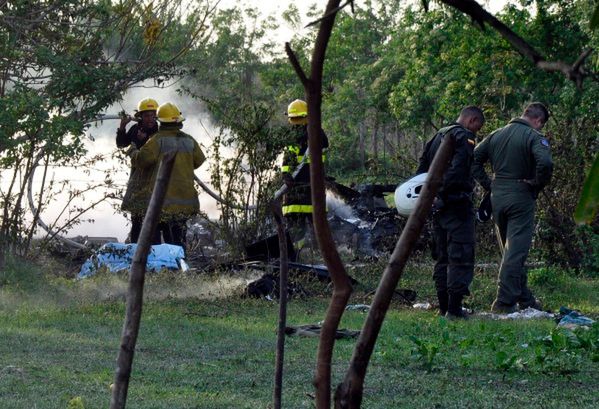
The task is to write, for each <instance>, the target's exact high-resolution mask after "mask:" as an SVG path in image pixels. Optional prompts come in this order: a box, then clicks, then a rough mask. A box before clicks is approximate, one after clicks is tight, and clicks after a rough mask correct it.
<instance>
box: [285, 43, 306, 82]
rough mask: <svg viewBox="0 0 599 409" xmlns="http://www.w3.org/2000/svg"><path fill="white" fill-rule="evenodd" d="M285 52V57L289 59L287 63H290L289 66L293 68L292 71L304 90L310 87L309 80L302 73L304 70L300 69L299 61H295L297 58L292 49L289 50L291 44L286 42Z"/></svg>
mask: <svg viewBox="0 0 599 409" xmlns="http://www.w3.org/2000/svg"><path fill="white" fill-rule="evenodd" d="M285 52H286V53H287V57H288V58H289V62H290V63H291V66H292V67H293V69H294V70H295V73H296V74H297V76H298V77H299V79H300V81H301V82H302V85H303V86H304V88H308V87H309V85H310V80H309V79H308V77H307V76H306V73H305V72H304V69H303V68H302V66H301V64H300V62H299V60H298V59H297V56H296V55H295V53H294V52H293V49H292V48H291V44H290V43H288V42H287V43H285Z"/></svg>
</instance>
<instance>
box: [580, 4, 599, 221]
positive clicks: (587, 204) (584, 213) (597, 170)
mask: <svg viewBox="0 0 599 409" xmlns="http://www.w3.org/2000/svg"><path fill="white" fill-rule="evenodd" d="M597 10H599V8H598V9H597ZM595 14H597V13H595ZM597 210H599V154H598V155H597V156H595V161H594V162H593V166H592V167H591V171H590V172H589V174H588V175H587V178H586V180H585V182H584V186H583V188H582V193H581V195H580V200H579V201H578V205H577V206H576V211H575V212H574V220H576V223H579V224H582V223H587V224H589V223H591V222H592V221H593V219H594V218H595V216H596V215H597Z"/></svg>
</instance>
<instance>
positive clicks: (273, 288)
mask: <svg viewBox="0 0 599 409" xmlns="http://www.w3.org/2000/svg"><path fill="white" fill-rule="evenodd" d="M279 294H280V292H279V277H277V276H275V275H274V274H271V273H266V274H264V275H263V276H262V277H260V278H258V279H257V280H253V281H250V282H249V283H248V285H247V287H246V289H245V291H244V293H243V295H244V297H249V298H264V299H266V300H268V301H272V300H274V299H278V298H279ZM287 296H288V297H289V298H302V297H307V296H308V292H307V291H306V290H305V289H304V287H303V286H302V285H301V284H299V283H295V282H293V281H290V282H289V283H288V285H287Z"/></svg>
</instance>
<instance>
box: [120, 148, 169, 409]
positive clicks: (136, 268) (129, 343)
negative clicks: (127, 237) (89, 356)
mask: <svg viewBox="0 0 599 409" xmlns="http://www.w3.org/2000/svg"><path fill="white" fill-rule="evenodd" d="M175 156H176V152H171V153H167V154H166V155H164V157H163V159H162V162H161V163H160V168H159V169H158V176H157V177H156V184H155V185H154V191H153V192H152V198H151V199H150V204H149V206H148V210H147V212H146V216H145V218H144V222H143V225H142V228H141V233H140V235H139V241H138V243H137V250H136V251H135V255H134V256H133V262H132V264H131V272H130V274H129V289H128V291H127V309H126V312H125V322H124V324H123V331H122V333H121V348H120V350H119V354H118V357H117V368H116V372H115V375H114V385H113V388H112V397H111V399H110V409H123V408H124V407H125V403H126V401H127V390H128V388H129V378H130V376H131V367H132V365H133V354H134V352H135V343H136V341H137V334H138V332H139V323H140V321H141V311H142V301H143V289H144V279H145V273H146V262H147V260H148V253H149V252H150V247H151V245H152V233H153V232H154V231H155V230H156V226H157V225H158V221H159V218H160V212H161V210H162V204H163V203H164V197H165V195H166V189H167V187H168V182H169V180H170V177H171V173H172V170H173V164H174V162H175Z"/></svg>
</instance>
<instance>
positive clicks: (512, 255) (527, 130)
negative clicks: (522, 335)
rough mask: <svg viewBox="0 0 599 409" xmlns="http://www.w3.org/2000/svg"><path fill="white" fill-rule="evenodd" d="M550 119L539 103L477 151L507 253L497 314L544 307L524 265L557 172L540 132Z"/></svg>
mask: <svg viewBox="0 0 599 409" xmlns="http://www.w3.org/2000/svg"><path fill="white" fill-rule="evenodd" d="M548 119H549V111H548V110H547V108H546V107H545V106H544V105H543V104H541V103H539V102H533V103H531V104H529V105H528V106H527V107H526V109H525V110H524V113H523V114H522V116H521V117H520V118H516V119H513V120H511V121H510V122H509V123H508V124H507V125H506V126H504V127H503V128H500V129H497V130H496V131H494V132H492V133H491V134H490V135H489V136H487V138H485V139H484V140H483V141H482V142H481V143H480V144H479V145H478V146H477V147H476V149H475V152H474V165H473V172H474V177H475V178H476V180H477V181H478V182H479V183H480V184H481V185H482V187H483V188H485V189H486V190H487V191H488V190H490V191H491V202H492V206H493V218H494V220H495V226H496V229H497V233H498V239H499V243H500V247H501V251H502V254H503V257H502V260H501V266H500V268H499V288H498V290H497V297H496V299H495V301H494V302H493V305H492V307H491V309H492V311H493V312H497V313H510V312H514V311H516V310H517V307H518V306H519V307H520V308H521V309H525V308H527V307H533V308H537V309H540V308H541V305H540V302H539V301H538V300H537V299H535V297H534V296H533V294H532V292H531V291H530V289H529V288H528V286H527V271H526V268H525V266H524V263H525V261H526V258H527V257H528V252H529V250H530V245H531V243H532V235H533V225H534V213H535V202H536V198H537V196H538V194H539V192H540V191H541V190H542V189H543V187H544V186H545V185H547V184H548V183H549V181H550V179H551V174H552V172H553V161H552V159H551V151H550V148H549V141H548V140H547V139H546V138H545V137H544V136H543V134H541V133H540V130H541V129H542V128H543V126H545V123H546V122H547V120H548ZM486 162H490V164H491V168H492V171H493V178H492V179H491V178H490V177H489V176H488V175H487V173H486V172H485V169H484V165H485V163H486Z"/></svg>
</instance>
